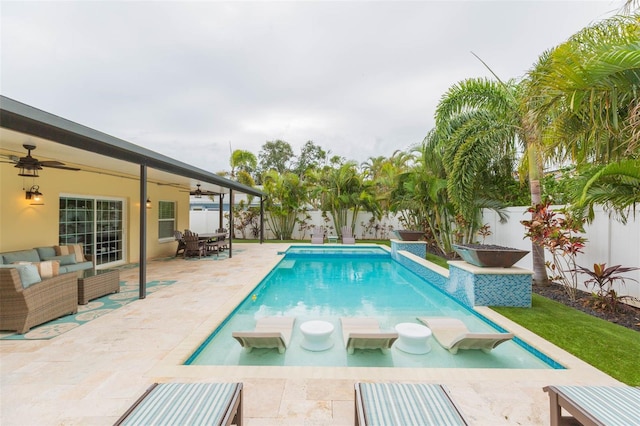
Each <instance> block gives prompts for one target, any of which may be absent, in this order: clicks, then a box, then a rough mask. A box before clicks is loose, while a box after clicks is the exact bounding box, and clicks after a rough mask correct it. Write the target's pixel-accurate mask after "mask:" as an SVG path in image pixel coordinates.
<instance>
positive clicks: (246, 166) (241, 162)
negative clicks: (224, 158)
mask: <svg viewBox="0 0 640 426" xmlns="http://www.w3.org/2000/svg"><path fill="white" fill-rule="evenodd" d="M229 163H230V165H231V179H235V178H236V171H244V172H246V173H248V174H249V175H253V173H255V171H256V167H257V166H258V160H257V158H256V156H255V155H254V154H253V153H252V152H250V151H245V150H242V149H236V150H235V151H233V152H232V153H231V159H230V160H229Z"/></svg>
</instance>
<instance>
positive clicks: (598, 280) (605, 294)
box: [575, 263, 640, 312]
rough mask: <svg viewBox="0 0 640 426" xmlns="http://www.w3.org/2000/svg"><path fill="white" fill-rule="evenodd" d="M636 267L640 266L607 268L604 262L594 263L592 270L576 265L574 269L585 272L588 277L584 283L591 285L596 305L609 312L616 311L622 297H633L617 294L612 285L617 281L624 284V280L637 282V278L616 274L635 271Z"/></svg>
mask: <svg viewBox="0 0 640 426" xmlns="http://www.w3.org/2000/svg"><path fill="white" fill-rule="evenodd" d="M637 269H640V268H636V267H626V266H620V265H615V266H610V267H608V268H607V264H606V263H594V264H593V270H590V269H588V268H585V267H583V266H578V268H577V269H575V272H579V273H581V274H587V275H588V276H589V277H590V278H589V279H588V280H586V281H585V282H584V283H585V285H590V284H591V285H593V289H594V292H593V293H592V294H593V297H594V302H595V304H596V306H597V307H599V308H604V309H606V310H609V311H611V312H616V311H617V310H618V302H620V301H621V300H622V299H633V297H631V296H619V295H618V293H616V291H615V289H614V288H613V285H614V284H615V283H616V282H617V281H619V282H620V283H621V284H622V285H624V284H626V282H625V280H631V281H636V282H638V280H636V279H634V278H629V277H623V276H621V275H616V274H622V273H625V272H629V271H635V270H637Z"/></svg>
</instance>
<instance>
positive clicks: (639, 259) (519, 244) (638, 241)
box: [483, 207, 640, 304]
mask: <svg viewBox="0 0 640 426" xmlns="http://www.w3.org/2000/svg"><path fill="white" fill-rule="evenodd" d="M527 208H528V207H510V208H509V209H507V212H508V214H509V220H508V222H507V223H504V224H503V223H500V221H499V219H498V216H497V215H496V214H495V213H494V212H493V211H489V210H486V211H485V212H484V219H483V223H488V224H489V226H490V231H491V232H492V234H491V235H489V236H488V237H487V238H486V239H485V241H484V243H485V244H496V245H499V246H505V247H513V248H518V249H522V250H529V251H531V240H529V239H528V238H526V239H525V238H523V237H524V233H525V228H524V227H523V226H522V224H521V223H520V221H521V220H528V219H530V218H531V214H530V213H529V212H527ZM556 210H557V208H556ZM585 231H586V233H585V235H584V236H585V238H587V242H586V246H585V248H584V250H583V251H584V254H579V255H578V256H577V258H576V261H577V263H578V265H580V266H583V267H585V268H588V269H592V268H593V264H594V263H606V264H607V266H613V265H622V266H630V267H631V266H633V267H640V210H636V213H635V217H634V215H631V217H630V218H629V220H628V222H627V223H626V224H622V223H620V222H619V221H616V220H615V219H614V218H610V217H609V215H608V214H607V213H606V212H604V211H603V210H602V209H601V208H598V209H596V216H595V219H594V221H593V222H592V223H590V224H587V225H585ZM546 260H551V254H550V253H546ZM516 266H520V267H522V268H527V269H533V262H532V256H531V253H529V254H528V255H526V256H525V257H524V258H523V259H522V260H520V261H519V262H518V263H516ZM621 275H623V276H625V277H629V278H633V279H635V280H636V281H633V280H631V279H629V280H626V285H624V286H619V285H618V286H616V292H618V294H621V295H629V296H632V297H636V298H639V299H640V283H639V282H638V281H640V271H638V270H636V271H631V272H627V273H625V274H621ZM578 279H579V281H580V283H581V287H580V288H581V289H582V290H588V291H591V290H593V288H585V286H584V284H583V282H584V281H585V280H586V279H588V276H587V275H585V274H578ZM634 304H638V303H634Z"/></svg>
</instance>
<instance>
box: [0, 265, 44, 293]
mask: <svg viewBox="0 0 640 426" xmlns="http://www.w3.org/2000/svg"><path fill="white" fill-rule="evenodd" d="M2 267H4V268H7V267H8V268H15V269H16V270H17V271H18V275H20V282H21V283H22V288H25V289H26V288H29V286H31V285H33V284H37V283H39V282H41V281H42V278H40V274H38V268H36V265H31V264H29V265H15V264H14V265H2Z"/></svg>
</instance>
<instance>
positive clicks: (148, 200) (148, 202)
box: [147, 198, 151, 209]
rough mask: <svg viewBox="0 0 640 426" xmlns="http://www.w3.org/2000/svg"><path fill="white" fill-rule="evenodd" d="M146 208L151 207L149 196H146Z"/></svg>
mask: <svg viewBox="0 0 640 426" xmlns="http://www.w3.org/2000/svg"><path fill="white" fill-rule="evenodd" d="M147 208H148V209H150V208H151V200H150V199H149V198H147Z"/></svg>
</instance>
